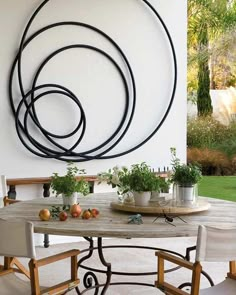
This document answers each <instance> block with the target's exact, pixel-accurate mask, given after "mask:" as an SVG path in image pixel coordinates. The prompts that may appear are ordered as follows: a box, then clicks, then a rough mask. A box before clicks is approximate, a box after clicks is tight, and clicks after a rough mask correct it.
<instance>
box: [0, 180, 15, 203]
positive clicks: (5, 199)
mask: <svg viewBox="0 0 236 295" xmlns="http://www.w3.org/2000/svg"><path fill="white" fill-rule="evenodd" d="M0 187H1V191H0V196H1V197H2V198H3V205H4V207H5V206H8V205H10V204H14V203H17V202H19V200H14V199H9V198H8V195H7V183H6V177H5V175H1V185H0Z"/></svg>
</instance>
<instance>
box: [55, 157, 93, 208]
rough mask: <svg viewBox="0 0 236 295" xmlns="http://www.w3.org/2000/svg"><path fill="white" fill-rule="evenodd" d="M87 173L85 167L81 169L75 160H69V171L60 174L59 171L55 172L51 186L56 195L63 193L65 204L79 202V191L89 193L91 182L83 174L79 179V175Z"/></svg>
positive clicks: (84, 193) (83, 193)
mask: <svg viewBox="0 0 236 295" xmlns="http://www.w3.org/2000/svg"><path fill="white" fill-rule="evenodd" d="M78 174H79V175H81V174H85V170H84V169H79V168H78V167H77V166H76V165H75V164H74V163H73V162H68V164H67V173H66V174H65V175H63V176H59V175H58V173H56V172H55V173H53V175H52V178H51V179H52V180H51V187H52V190H53V192H56V196H58V195H62V197H63V202H64V205H73V204H75V203H77V193H81V194H82V195H84V196H85V195H87V194H88V193H89V184H88V182H87V181H86V180H85V179H84V178H83V176H81V177H80V178H79V179H77V178H76V176H77V175H78Z"/></svg>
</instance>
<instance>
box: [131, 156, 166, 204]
mask: <svg viewBox="0 0 236 295" xmlns="http://www.w3.org/2000/svg"><path fill="white" fill-rule="evenodd" d="M127 181H128V183H129V187H130V190H131V191H132V192H133V194H134V201H135V205H136V206H141V207H142V206H147V204H148V202H149V200H150V197H151V192H153V191H160V190H161V185H160V184H161V180H160V177H158V176H156V175H155V173H154V172H152V170H151V168H150V166H148V165H147V164H146V163H145V162H142V163H141V164H134V165H132V166H131V169H130V171H129V174H128V175H127Z"/></svg>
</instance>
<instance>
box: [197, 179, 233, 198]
mask: <svg viewBox="0 0 236 295" xmlns="http://www.w3.org/2000/svg"><path fill="white" fill-rule="evenodd" d="M198 194H199V196H204V197H211V198H216V199H223V200H229V201H234V202H236V176H204V177H203V179H202V180H201V181H200V183H199V186H198Z"/></svg>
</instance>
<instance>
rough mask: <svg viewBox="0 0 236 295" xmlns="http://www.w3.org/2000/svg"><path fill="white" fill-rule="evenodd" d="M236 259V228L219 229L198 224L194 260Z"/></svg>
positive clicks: (216, 260)
mask: <svg viewBox="0 0 236 295" xmlns="http://www.w3.org/2000/svg"><path fill="white" fill-rule="evenodd" d="M232 260H236V228H232V229H219V228H212V227H209V226H203V225H200V226H199V228H198V237H197V249H196V261H215V262H218V261H222V262H223V261H232Z"/></svg>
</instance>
